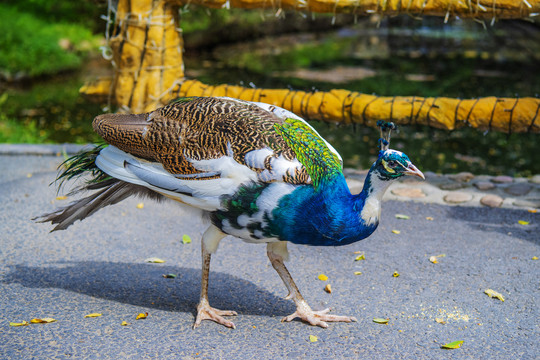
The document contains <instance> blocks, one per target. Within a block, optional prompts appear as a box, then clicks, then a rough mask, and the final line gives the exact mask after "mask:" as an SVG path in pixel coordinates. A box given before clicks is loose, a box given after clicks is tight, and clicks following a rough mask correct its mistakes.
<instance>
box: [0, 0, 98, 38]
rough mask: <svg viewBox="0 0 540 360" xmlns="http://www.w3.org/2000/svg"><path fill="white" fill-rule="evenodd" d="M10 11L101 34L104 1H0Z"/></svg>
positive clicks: (46, 21)
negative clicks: (77, 25)
mask: <svg viewBox="0 0 540 360" xmlns="http://www.w3.org/2000/svg"><path fill="white" fill-rule="evenodd" d="M2 3H3V4H6V5H7V6H8V7H10V8H12V9H16V10H18V11H19V12H21V13H27V14H31V15H33V16H34V17H36V18H39V19H40V20H42V21H43V22H45V23H48V24H51V23H72V24H79V25H81V27H84V28H87V29H90V30H91V31H92V32H94V33H100V32H103V25H104V24H105V22H104V21H103V20H101V19H100V18H99V17H100V15H102V14H103V13H104V12H105V3H106V2H105V1H97V0H95V1H94V0H79V1H73V0H54V1H53V0H2Z"/></svg>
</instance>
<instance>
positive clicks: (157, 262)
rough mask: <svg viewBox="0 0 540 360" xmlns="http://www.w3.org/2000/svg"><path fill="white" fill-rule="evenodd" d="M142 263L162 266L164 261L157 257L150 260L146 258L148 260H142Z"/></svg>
mask: <svg viewBox="0 0 540 360" xmlns="http://www.w3.org/2000/svg"><path fill="white" fill-rule="evenodd" d="M144 262H148V263H155V264H163V263H164V262H165V260H161V259H160V258H157V257H151V258H148V259H146V260H144Z"/></svg>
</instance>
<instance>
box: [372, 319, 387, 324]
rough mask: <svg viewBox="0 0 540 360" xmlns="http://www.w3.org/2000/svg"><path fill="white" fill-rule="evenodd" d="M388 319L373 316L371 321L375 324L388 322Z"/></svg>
mask: <svg viewBox="0 0 540 360" xmlns="http://www.w3.org/2000/svg"><path fill="white" fill-rule="evenodd" d="M389 320H390V319H383V318H373V322H374V323H377V324H388V321H389Z"/></svg>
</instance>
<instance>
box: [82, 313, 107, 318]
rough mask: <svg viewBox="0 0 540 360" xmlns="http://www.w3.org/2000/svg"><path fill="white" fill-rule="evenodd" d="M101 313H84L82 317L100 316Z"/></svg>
mask: <svg viewBox="0 0 540 360" xmlns="http://www.w3.org/2000/svg"><path fill="white" fill-rule="evenodd" d="M101 315H103V314H100V313H92V314H88V315H84V317H85V318H95V317H100V316H101Z"/></svg>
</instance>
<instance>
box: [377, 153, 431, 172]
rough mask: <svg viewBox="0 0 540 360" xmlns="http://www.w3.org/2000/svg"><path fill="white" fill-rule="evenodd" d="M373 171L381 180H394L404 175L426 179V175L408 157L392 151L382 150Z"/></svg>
mask: <svg viewBox="0 0 540 360" xmlns="http://www.w3.org/2000/svg"><path fill="white" fill-rule="evenodd" d="M371 169H372V171H373V172H374V174H375V175H376V176H377V177H378V178H379V179H381V180H394V179H397V178H400V177H402V176H404V175H412V176H418V177H420V178H422V179H425V177H424V174H423V173H422V172H421V171H420V170H418V168H417V167H416V166H414V164H413V163H412V162H411V160H409V157H408V156H407V155H405V154H404V153H402V152H401V151H397V150H392V149H386V150H381V151H380V152H379V158H378V159H377V161H376V162H375V163H374V164H373V166H372V168H371Z"/></svg>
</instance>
